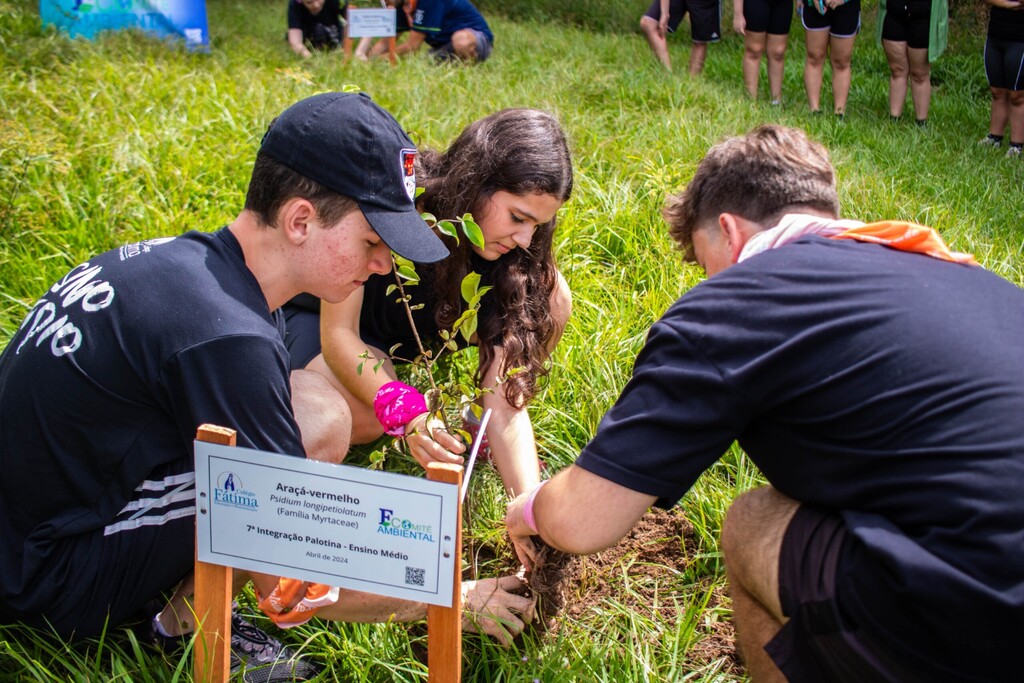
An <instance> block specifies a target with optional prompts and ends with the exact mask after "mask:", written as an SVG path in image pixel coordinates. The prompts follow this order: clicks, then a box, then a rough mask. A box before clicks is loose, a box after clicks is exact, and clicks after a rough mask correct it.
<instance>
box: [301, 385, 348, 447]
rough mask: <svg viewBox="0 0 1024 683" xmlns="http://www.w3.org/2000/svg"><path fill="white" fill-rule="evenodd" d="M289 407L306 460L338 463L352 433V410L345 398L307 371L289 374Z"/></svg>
mask: <svg viewBox="0 0 1024 683" xmlns="http://www.w3.org/2000/svg"><path fill="white" fill-rule="evenodd" d="M291 385H292V409H293V411H294V414H295V422H296V423H297V424H298V426H299V433H300V434H301V435H302V445H303V447H304V448H305V449H306V457H308V458H309V459H310V460H321V461H324V462H332V463H340V462H341V461H342V460H344V459H345V455H346V454H347V453H348V447H349V444H350V441H351V436H352V412H351V410H350V409H349V407H348V403H347V402H346V401H345V398H344V397H343V396H342V395H341V394H339V393H338V392H337V391H336V390H335V389H334V387H332V386H331V384H330V382H328V381H327V380H326V379H325V378H324V377H323V376H322V375H320V374H318V373H316V372H312V371H309V370H295V371H293V372H292V374H291Z"/></svg>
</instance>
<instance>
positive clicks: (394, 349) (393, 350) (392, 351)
mask: <svg viewBox="0 0 1024 683" xmlns="http://www.w3.org/2000/svg"><path fill="white" fill-rule="evenodd" d="M401 345H402V342H398V343H397V344H395V345H394V346H392V347H391V348H390V349H388V355H389V356H393V355H395V351H397V350H398V347H399V346H401Z"/></svg>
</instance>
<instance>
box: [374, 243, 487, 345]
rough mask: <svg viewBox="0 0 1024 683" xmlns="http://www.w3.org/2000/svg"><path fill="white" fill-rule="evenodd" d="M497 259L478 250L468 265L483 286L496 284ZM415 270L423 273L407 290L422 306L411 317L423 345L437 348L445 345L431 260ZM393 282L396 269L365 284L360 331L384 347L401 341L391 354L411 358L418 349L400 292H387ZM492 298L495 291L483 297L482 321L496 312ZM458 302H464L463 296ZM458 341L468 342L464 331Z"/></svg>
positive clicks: (481, 304)
mask: <svg viewBox="0 0 1024 683" xmlns="http://www.w3.org/2000/svg"><path fill="white" fill-rule="evenodd" d="M496 263H497V262H495V261H486V260H484V259H482V258H479V257H477V256H476V255H475V254H474V255H473V256H472V257H471V259H470V265H469V268H470V270H471V271H472V272H475V273H477V274H479V275H480V286H481V287H485V286H489V285H491V284H493V283H492V280H493V272H494V267H495V265H496ZM416 271H417V273H418V274H419V275H420V282H419V284H417V285H415V286H412V287H408V288H407V290H406V293H407V294H409V296H410V297H412V301H411V302H410V306H413V307H415V306H418V305H420V304H422V306H421V307H420V308H418V309H416V310H413V311H412V317H413V320H414V321H415V324H416V329H417V331H418V332H419V334H420V338H421V340H422V341H423V343H424V345H425V346H426V347H427V348H429V349H433V350H435V351H436V350H437V349H439V348H441V346H442V345H443V342H442V339H441V337H440V335H439V331H440V330H439V329H438V326H437V322H436V320H435V318H434V313H435V311H436V307H437V300H438V293H437V290H436V286H435V282H436V278H435V276H434V271H433V269H432V268H431V267H430V265H429V264H420V265H417V267H416ZM393 284H395V276H394V274H393V273H388V274H387V275H372V276H370V278H369V279H368V280H367V281H366V284H365V285H363V308H362V311H361V312H360V317H359V334H360V336H361V337H362V339H363V341H365V342H366V343H368V344H372V345H374V346H376V347H377V348H380V349H382V350H384V351H388V350H389V349H391V348H392V347H393V346H394V345H395V344H400V345H401V346H399V348H398V349H396V350H395V351H394V353H393V354H392V356H394V357H395V358H396V362H403V361H405V362H408V361H411V360H414V359H415V358H416V356H417V355H418V354H419V351H418V348H417V346H416V337H415V335H414V334H413V331H412V327H411V326H410V325H409V318H408V315H407V314H406V311H405V307H404V306H403V305H402V304H400V303H398V298H399V295H398V293H397V292H393V293H391V294H388V293H387V290H388V288H389V287H390V286H391V285H393ZM492 298H493V291H492V292H488V293H487V294H484V297H483V299H481V303H480V313H479V315H480V320H481V323H482V322H483V321H484V320H487V319H488V318H489V317H490V316H491V315H493V313H492V311H493V308H494V307H493V305H491V304H492V301H491V299H492ZM459 303H460V304H461V305H463V306H464V305H465V303H464V302H462V301H461V300H460V302H459ZM455 341H456V343H457V344H458V345H459V347H460V348H464V347H465V346H466V344H465V341H464V339H463V337H462V335H461V334H460V335H457V337H456V340H455Z"/></svg>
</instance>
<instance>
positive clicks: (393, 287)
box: [384, 285, 398, 296]
mask: <svg viewBox="0 0 1024 683" xmlns="http://www.w3.org/2000/svg"><path fill="white" fill-rule="evenodd" d="M396 289H398V285H388V288H387V291H385V292H384V295H385V296H391V295H392V294H394V293H395V290H396Z"/></svg>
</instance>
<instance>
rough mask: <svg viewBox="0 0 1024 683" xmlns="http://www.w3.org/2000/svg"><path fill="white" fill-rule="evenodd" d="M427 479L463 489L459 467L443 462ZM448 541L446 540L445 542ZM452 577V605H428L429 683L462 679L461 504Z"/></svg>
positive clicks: (429, 470)
mask: <svg viewBox="0 0 1024 683" xmlns="http://www.w3.org/2000/svg"><path fill="white" fill-rule="evenodd" d="M427 479H429V480H431V481H441V482H444V483H446V484H455V486H456V487H457V488H458V489H461V488H462V467H461V466H460V465H448V464H442V463H430V464H429V465H427ZM445 540H447V539H445ZM448 547H449V548H451V549H452V550H451V552H453V553H455V577H454V581H453V582H452V606H451V607H441V606H439V605H427V667H428V669H429V673H428V678H427V680H428V681H429V682H430V683H458V681H461V680H462V504H461V503H459V505H458V515H457V516H456V522H455V538H454V543H451V544H450V545H448Z"/></svg>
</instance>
